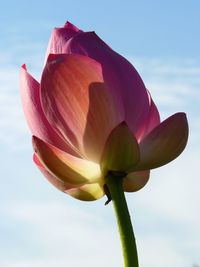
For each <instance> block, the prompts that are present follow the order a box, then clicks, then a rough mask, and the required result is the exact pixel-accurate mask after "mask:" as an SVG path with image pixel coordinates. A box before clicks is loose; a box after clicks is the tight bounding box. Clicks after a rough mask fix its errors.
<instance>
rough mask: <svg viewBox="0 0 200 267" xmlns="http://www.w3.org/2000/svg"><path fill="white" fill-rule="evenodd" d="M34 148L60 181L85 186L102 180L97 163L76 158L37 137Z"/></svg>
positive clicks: (48, 169)
mask: <svg viewBox="0 0 200 267" xmlns="http://www.w3.org/2000/svg"><path fill="white" fill-rule="evenodd" d="M33 147H34V150H35V154H36V155H37V157H38V158H39V161H40V162H41V163H42V165H43V166H44V167H45V168H46V169H47V171H48V172H49V173H50V174H51V175H53V176H55V177H56V178H57V179H59V180H60V181H63V182H65V183H69V184H72V185H83V184H85V183H96V182H99V181H101V179H102V178H101V170H100V166H99V165H98V164H96V163H93V162H91V161H87V160H83V159H80V158H76V157H74V156H72V155H70V154H68V153H66V152H64V151H62V150H60V149H58V148H56V147H55V146H52V145H50V144H48V143H46V142H44V141H42V140H41V139H39V138H37V137H35V136H34V137H33Z"/></svg>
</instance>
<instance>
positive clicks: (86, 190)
mask: <svg viewBox="0 0 200 267" xmlns="http://www.w3.org/2000/svg"><path fill="white" fill-rule="evenodd" d="M66 193H67V194H69V195H70V196H72V197H74V198H77V199H79V200H84V201H93V200H97V199H99V198H101V197H103V196H104V195H105V193H104V189H103V184H102V183H94V184H85V185H83V186H81V187H78V188H73V189H70V190H67V191H66Z"/></svg>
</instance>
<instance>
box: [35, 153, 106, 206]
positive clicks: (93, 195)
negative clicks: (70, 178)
mask: <svg viewBox="0 0 200 267" xmlns="http://www.w3.org/2000/svg"><path fill="white" fill-rule="evenodd" d="M33 160H34V162H35V164H36V165H37V167H38V168H39V170H40V171H41V172H42V173H43V175H44V176H45V177H46V178H47V180H48V181H49V182H50V183H51V184H53V185H54V186H55V187H56V188H57V189H59V190H61V191H62V192H64V193H66V194H68V195H70V196H72V197H74V198H77V199H79V200H84V201H92V200H97V199H99V198H101V197H102V196H103V195H104V190H103V183H102V182H101V183H94V184H85V185H83V186H78V187H77V185H76V186H75V185H71V184H68V183H66V182H63V181H61V180H58V179H57V178H56V177H55V176H53V175H52V174H51V173H50V172H48V170H46V168H45V167H44V166H43V165H42V164H41V162H40V161H39V159H38V158H37V156H36V154H34V156H33Z"/></svg>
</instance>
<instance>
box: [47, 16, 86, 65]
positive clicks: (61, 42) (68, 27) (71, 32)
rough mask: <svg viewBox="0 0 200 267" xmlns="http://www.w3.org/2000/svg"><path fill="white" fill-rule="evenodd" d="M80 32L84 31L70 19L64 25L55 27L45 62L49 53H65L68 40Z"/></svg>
mask: <svg viewBox="0 0 200 267" xmlns="http://www.w3.org/2000/svg"><path fill="white" fill-rule="evenodd" d="M80 32H82V31H81V30H79V29H78V28H77V27H76V26H75V25H73V24H72V23H70V22H69V21H67V22H66V24H65V25H64V27H61V28H55V29H54V30H53V32H52V34H51V37H50V40H49V44H48V47H47V50H46V56H45V63H46V61H47V58H48V56H49V54H64V53H65V44H66V42H67V41H68V40H69V39H70V38H72V37H74V36H75V35H77V34H78V33H80Z"/></svg>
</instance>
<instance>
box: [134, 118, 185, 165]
mask: <svg viewBox="0 0 200 267" xmlns="http://www.w3.org/2000/svg"><path fill="white" fill-rule="evenodd" d="M187 140H188V124H187V118H186V115H185V113H176V114H174V115H173V116H171V117H169V118H168V119H166V120H165V121H163V122H162V123H161V124H160V125H158V126H157V127H156V128H154V130H152V131H151V132H150V133H149V134H148V135H147V136H146V137H145V138H144V139H143V140H142V141H141V142H140V144H139V146H140V163H139V164H138V165H137V166H136V170H148V169H153V168H157V167H160V166H162V165H165V164H167V163H169V162H170V161H172V160H174V159H175V158H176V157H178V156H179V155H180V153H181V152H182V151H183V149H184V148H185V146H186V143H187Z"/></svg>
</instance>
